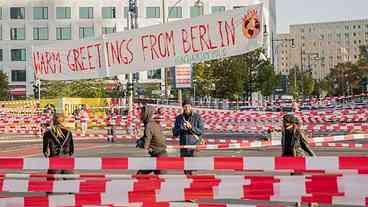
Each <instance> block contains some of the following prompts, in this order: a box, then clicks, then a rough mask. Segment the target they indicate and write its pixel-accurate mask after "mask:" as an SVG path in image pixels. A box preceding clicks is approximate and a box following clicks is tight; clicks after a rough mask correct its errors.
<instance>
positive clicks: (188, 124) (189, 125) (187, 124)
mask: <svg viewBox="0 0 368 207" xmlns="http://www.w3.org/2000/svg"><path fill="white" fill-rule="evenodd" d="M184 126H185V128H187V129H192V125H191V124H190V122H185V123H184Z"/></svg>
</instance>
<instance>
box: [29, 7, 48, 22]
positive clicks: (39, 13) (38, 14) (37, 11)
mask: <svg viewBox="0 0 368 207" xmlns="http://www.w3.org/2000/svg"><path fill="white" fill-rule="evenodd" d="M33 19H48V8H47V7H33Z"/></svg>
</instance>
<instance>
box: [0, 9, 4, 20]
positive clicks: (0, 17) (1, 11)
mask: <svg viewBox="0 0 368 207" xmlns="http://www.w3.org/2000/svg"><path fill="white" fill-rule="evenodd" d="M2 17H3V8H2V7H0V19H2Z"/></svg>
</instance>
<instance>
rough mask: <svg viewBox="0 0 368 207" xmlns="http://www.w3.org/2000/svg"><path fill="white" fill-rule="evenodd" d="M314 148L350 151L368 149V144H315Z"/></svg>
mask: <svg viewBox="0 0 368 207" xmlns="http://www.w3.org/2000/svg"><path fill="white" fill-rule="evenodd" d="M311 146H314V147H336V148H348V149H368V144H356V143H313V144H311Z"/></svg>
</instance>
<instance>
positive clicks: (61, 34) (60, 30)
mask: <svg viewBox="0 0 368 207" xmlns="http://www.w3.org/2000/svg"><path fill="white" fill-rule="evenodd" d="M56 39H57V40H71V39H72V28H71V27H57V28H56Z"/></svg>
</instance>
